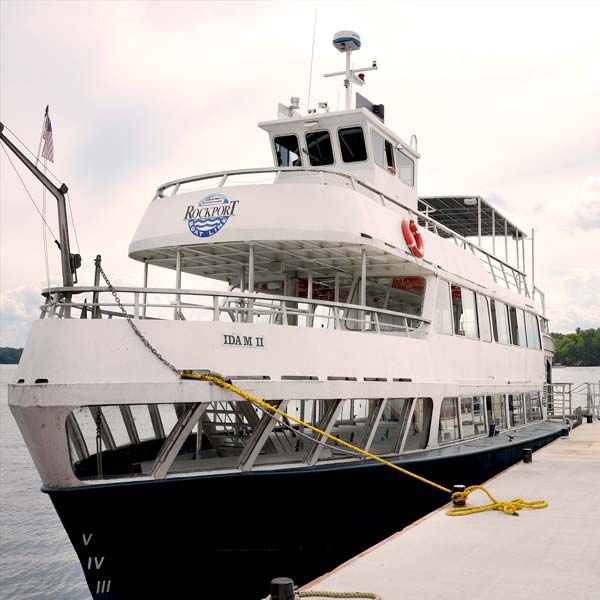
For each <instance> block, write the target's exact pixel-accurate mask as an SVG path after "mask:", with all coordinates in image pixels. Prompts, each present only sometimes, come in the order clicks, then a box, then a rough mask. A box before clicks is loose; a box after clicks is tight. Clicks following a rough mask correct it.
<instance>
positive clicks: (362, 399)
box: [0, 31, 563, 600]
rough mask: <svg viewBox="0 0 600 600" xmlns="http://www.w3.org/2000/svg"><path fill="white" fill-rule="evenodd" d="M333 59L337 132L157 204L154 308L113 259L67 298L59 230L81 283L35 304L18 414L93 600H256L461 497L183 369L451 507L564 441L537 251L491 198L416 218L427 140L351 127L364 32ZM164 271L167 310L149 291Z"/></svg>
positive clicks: (357, 115)
mask: <svg viewBox="0 0 600 600" xmlns="http://www.w3.org/2000/svg"><path fill="white" fill-rule="evenodd" d="M334 45H335V47H336V48H337V49H339V50H340V51H341V52H343V53H345V55H346V69H345V70H344V71H341V72H340V74H341V76H342V77H343V79H344V85H345V94H346V107H345V109H344V110H341V111H330V110H328V108H327V106H326V105H325V104H324V103H323V104H320V106H319V108H317V109H312V107H309V108H308V110H307V111H306V112H305V114H301V111H300V109H299V103H298V101H297V99H293V101H292V103H291V105H289V106H283V105H280V107H279V116H278V118H277V119H275V120H271V121H265V122H262V123H260V124H259V127H261V129H263V130H264V131H265V132H266V133H267V136H268V140H269V144H270V146H271V150H272V154H273V160H274V165H275V166H273V167H268V168H262V169H241V170H236V171H223V172H217V173H209V174H205V175H199V176H194V177H186V178H183V179H177V180H175V181H171V182H169V183H166V184H163V185H161V186H160V187H159V188H158V190H157V193H156V195H155V196H154V198H153V199H152V201H151V202H150V204H149V206H148V208H147V210H146V213H145V214H144V216H143V218H142V220H141V223H140V224H139V226H138V229H137V231H136V232H135V235H134V236H133V240H132V241H131V245H130V248H129V256H130V257H131V258H132V259H134V260H136V261H139V262H140V263H142V264H143V269H144V275H143V277H144V280H143V286H142V287H113V286H112V285H110V283H109V279H110V266H109V265H104V266H103V265H102V264H101V262H100V259H99V258H98V259H97V261H96V281H95V282H94V285H75V284H74V283H73V276H74V273H75V272H76V268H75V267H76V266H77V262H78V261H77V258H76V257H74V256H73V255H71V253H70V249H69V245H68V227H67V223H66V215H65V216H64V217H63V218H62V219H61V247H62V248H61V249H62V255H63V276H64V285H63V286H62V287H58V288H52V289H47V290H44V291H43V295H44V297H45V303H44V304H43V306H42V308H41V317H40V319H39V320H38V321H37V322H35V323H34V324H33V327H32V330H31V334H30V336H29V339H28V341H27V344H26V347H25V350H24V353H23V356H22V359H21V362H20V365H19V367H18V370H17V373H16V378H15V382H14V384H13V385H11V386H10V388H9V401H10V405H11V410H12V412H13V414H14V417H15V419H16V421H17V423H18V424H19V427H20V429H21V432H22V434H23V437H24V438H25V441H26V443H27V446H28V448H29V451H30V453H31V456H32V458H33V460H34V462H35V464H36V467H37V469H38V471H39V473H40V476H41V478H42V480H43V482H44V487H43V490H44V491H45V492H46V493H48V494H49V495H50V497H51V499H52V502H53V504H54V506H55V508H56V510H57V512H58V514H59V516H60V518H61V520H62V522H63V524H64V526H65V529H66V531H67V533H68V535H69V537H70V539H71V542H72V544H73V546H74V548H75V550H76V552H77V554H78V556H79V559H80V561H81V564H82V567H83V571H84V573H85V577H86V579H87V582H88V585H89V588H90V592H91V594H92V596H93V597H94V598H114V599H128V600H131V599H132V598H159V597H165V598H166V597H169V598H170V597H181V598H188V597H190V598H191V597H194V598H217V597H218V598H220V599H226V598H236V599H237V598H241V597H245V598H253V597H259V596H260V595H261V594H262V595H264V594H265V593H266V591H267V586H268V581H269V580H270V578H271V576H273V575H277V574H279V573H285V574H286V575H289V576H291V577H293V579H294V580H295V581H296V582H298V583H301V582H303V581H307V580H309V579H310V578H312V577H314V576H316V575H318V574H321V573H323V572H325V571H327V570H328V569H330V568H332V567H334V566H336V565H337V564H339V563H340V562H342V561H343V560H345V559H347V558H349V557H351V556H354V555H356V554H357V553H358V552H360V551H361V550H363V549H364V548H367V547H368V546H370V545H372V544H374V543H376V542H377V541H379V540H381V539H382V538H384V537H386V536H387V535H389V534H391V533H393V532H395V531H397V530H398V529H400V528H401V527H403V526H404V525H406V524H407V523H409V522H411V521H413V520H414V519H415V518H417V517H419V516H421V515H422V514H424V513H426V512H427V511H429V510H431V509H433V508H434V507H436V506H438V505H440V504H442V503H444V502H447V501H448V500H449V498H448V496H447V494H445V493H443V492H441V491H439V490H436V489H432V488H429V487H427V486H425V485H423V484H422V483H420V482H418V481H415V480H413V479H410V478H408V477H406V476H403V475H401V474H399V473H398V472H397V471H394V470H392V469H389V468H387V467H385V466H383V465H381V464H379V463H377V462H375V461H374V460H371V459H368V458H367V459H366V458H365V457H364V456H362V455H360V454H356V453H354V452H352V451H349V450H348V448H346V447H344V446H342V445H341V444H340V443H339V442H335V441H333V440H331V439H328V438H326V437H325V436H323V435H322V434H317V433H315V432H314V431H312V430H310V429H308V428H306V427H304V426H302V425H298V424H297V423H295V422H292V421H291V420H289V419H288V418H283V417H280V416H276V417H274V416H273V415H272V414H269V413H268V411H267V412H265V411H264V410H263V409H260V408H259V407H257V406H256V405H255V404H253V403H252V402H250V401H248V400H245V399H242V398H240V397H239V396H236V395H234V394H232V393H231V392H230V391H228V390H226V389H223V388H221V387H219V386H217V385H214V384H212V383H208V382H201V381H189V380H182V378H181V377H180V374H181V373H182V372H184V371H186V372H189V373H200V374H202V373H219V374H221V375H222V376H223V377H224V378H226V379H228V380H230V381H233V382H234V383H235V384H236V385H237V386H238V387H239V388H241V389H243V390H245V391H247V392H249V393H250V394H252V395H253V396H256V397H258V398H261V399H264V400H265V401H267V402H268V403H270V404H272V405H273V406H275V407H278V408H279V409H281V410H283V411H285V412H286V413H287V414H288V415H291V416H293V417H296V418H299V419H301V420H302V421H303V422H305V423H308V424H311V425H313V426H316V427H318V429H319V430H321V431H323V432H327V433H331V434H333V435H334V436H336V437H337V438H339V439H341V440H343V441H346V442H349V443H351V444H353V445H355V446H357V447H358V448H360V449H363V450H367V451H369V452H371V453H372V454H375V455H377V456H383V457H386V459H387V460H388V461H390V462H392V463H394V464H396V465H401V466H403V467H405V468H409V469H410V470H412V471H414V472H416V473H418V474H421V475H424V476H426V477H428V478H430V479H432V480H434V481H436V482H437V483H439V484H441V485H443V486H447V487H452V485H454V484H457V483H464V484H475V483H481V482H482V481H484V480H486V479H487V478H488V477H489V476H491V475H492V474H495V473H497V472H498V471H500V470H501V469H503V468H505V467H506V466H508V465H510V464H512V463H514V462H515V461H516V460H518V459H520V458H521V456H522V451H523V448H524V447H527V448H532V449H534V450H535V449H537V448H539V447H541V446H543V445H544V444H546V443H548V442H549V441H550V440H552V439H554V438H555V437H557V436H559V435H560V433H561V429H562V427H563V424H562V423H555V422H552V421H550V420H549V419H548V407H547V405H546V400H545V396H544V393H543V391H544V383H545V382H546V379H547V378H548V377H549V374H550V365H551V361H552V344H551V338H550V337H549V336H548V335H547V331H548V328H547V321H546V318H545V315H544V301H543V299H544V297H543V295H542V293H541V292H540V290H539V289H538V288H537V287H535V282H534V275H533V268H531V269H529V273H526V271H528V269H526V266H525V265H526V263H529V262H531V264H533V235H528V234H527V233H525V232H524V231H522V230H521V229H519V228H518V227H516V226H515V225H514V224H513V223H511V222H510V221H509V220H508V219H507V218H506V217H504V216H503V215H502V214H501V213H500V212H499V211H498V210H496V209H495V208H494V207H493V206H492V205H490V204H489V203H488V202H487V201H486V200H484V199H483V198H481V197H479V196H471V195H467V196H436V197H427V198H420V197H418V195H417V180H418V162H419V153H418V152H417V143H416V138H414V137H413V139H412V140H411V142H410V143H407V142H406V141H404V140H402V139H401V138H400V137H398V136H397V135H396V134H395V133H394V132H393V131H391V130H390V129H389V128H388V127H386V125H385V123H384V110H383V106H382V105H374V104H372V103H370V102H369V101H367V100H366V99H365V98H364V97H362V96H360V95H357V98H358V100H357V102H358V104H357V106H356V107H355V108H353V107H351V104H350V100H351V91H352V86H353V85H363V84H364V77H363V76H362V73H363V71H366V70H373V69H375V68H376V65H373V66H371V67H369V68H368V69H354V68H352V67H351V56H352V52H353V51H356V50H358V49H359V48H360V38H359V36H358V35H357V34H356V33H355V32H348V31H347V32H340V33H339V34H336V36H335V39H334ZM330 75H335V74H330ZM0 137H1V139H2V141H3V142H4V143H6V144H7V145H9V147H11V149H12V150H13V151H15V152H17V153H18V152H19V150H18V148H17V147H16V146H15V144H13V143H12V142H11V141H10V140H9V139H8V138H7V136H6V135H5V134H4V133H0ZM22 158H24V157H22ZM24 160H27V159H24ZM29 167H30V169H31V170H32V172H35V171H34V169H35V167H33V165H31V164H30V165H29ZM37 175H38V176H40V175H39V174H37ZM45 184H46V185H47V186H50V187H49V189H50V190H51V191H52V192H53V193H54V194H55V196H56V197H57V200H58V201H59V209H60V207H61V202H62V206H63V209H61V210H63V212H64V197H63V198H62V201H61V194H62V193H63V192H64V188H57V187H52V186H53V184H52V183H51V182H49V181H47V180H46V181H45ZM59 213H60V210H59ZM484 238H486V239H487V243H486V249H484V248H483V247H482V240H483V239H484ZM526 244H527V248H528V249H527V252H526ZM509 247H510V252H509ZM509 255H512V256H513V257H514V259H511V260H509ZM159 267H160V268H162V269H171V270H172V271H173V272H174V280H175V287H174V288H172V289H163V288H152V287H149V284H148V279H149V276H150V277H151V275H152V272H153V270H154V269H156V268H159ZM105 271H106V272H105ZM183 273H186V274H191V275H196V276H199V277H201V278H202V279H198V281H199V282H200V283H199V284H198V287H186V288H183V287H182V285H181V281H182V279H181V277H182V274H183ZM105 277H106V279H104V278H105ZM207 281H212V282H213V283H214V285H212V286H211V287H210V288H207V287H206V286H207V283H206V282H207ZM224 572H226V573H227V574H229V577H226V578H225V579H224V577H223V573H224ZM217 590H218V591H217Z"/></svg>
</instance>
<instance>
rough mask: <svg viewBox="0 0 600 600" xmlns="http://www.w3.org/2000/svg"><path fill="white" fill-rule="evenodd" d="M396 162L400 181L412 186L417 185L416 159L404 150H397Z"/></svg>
mask: <svg viewBox="0 0 600 600" xmlns="http://www.w3.org/2000/svg"><path fill="white" fill-rule="evenodd" d="M396 162H397V164H398V175H399V177H400V181H402V182H403V183H405V184H406V185H410V186H411V187H412V186H413V185H415V161H414V160H413V159H412V158H410V157H409V156H407V155H406V154H404V152H402V150H397V151H396Z"/></svg>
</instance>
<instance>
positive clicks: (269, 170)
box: [155, 167, 545, 312]
mask: <svg viewBox="0 0 600 600" xmlns="http://www.w3.org/2000/svg"><path fill="white" fill-rule="evenodd" d="M298 173H312V174H314V175H317V176H318V178H319V179H318V181H319V183H320V184H323V185H325V184H327V185H331V184H334V185H336V184H337V185H344V186H346V187H350V188H351V189H353V190H355V191H357V192H359V193H362V194H363V195H365V196H367V197H368V198H370V199H371V200H373V201H376V202H379V203H381V204H382V205H383V206H386V207H388V208H391V209H392V210H395V211H396V212H399V210H398V209H400V211H402V212H406V214H407V216H408V218H410V219H413V220H415V221H418V223H419V224H420V225H421V226H422V227H424V228H425V229H427V230H428V231H431V232H433V233H435V234H436V235H439V236H440V237H443V238H444V239H448V238H449V239H451V240H452V241H453V242H454V243H455V244H456V245H457V246H459V247H461V248H464V249H465V250H467V251H469V252H472V253H473V254H474V255H475V256H476V257H477V258H479V260H481V262H482V263H483V265H484V267H485V268H486V271H487V272H488V273H489V274H490V275H491V276H492V278H493V280H494V282H495V283H500V284H501V285H504V286H506V288H507V289H510V290H513V291H515V292H517V293H518V294H520V295H522V296H525V297H526V298H531V299H532V300H535V298H536V295H537V296H538V297H539V299H540V301H541V304H542V309H543V312H545V302H544V295H543V293H542V292H541V290H540V289H539V288H537V287H535V286H533V289H531V290H530V289H529V286H528V283H527V277H526V275H525V273H524V272H523V271H521V270H520V269H518V268H515V267H514V266H512V265H510V264H508V263H507V262H505V261H503V260H501V259H500V258H498V257H497V256H495V255H494V254H493V253H490V252H488V251H487V250H485V249H484V248H482V247H481V246H479V245H478V244H476V243H474V242H473V241H471V240H469V239H467V238H465V237H463V236H462V235H460V234H458V233H456V232H455V231H453V230H452V229H450V228H449V227H446V226H445V225H442V224H441V223H439V222H438V221H436V220H435V219H434V218H432V217H430V216H429V215H427V214H425V213H422V212H420V211H417V210H414V209H412V208H410V207H409V206H406V205H405V204H403V203H402V202H399V201H398V200H395V199H394V198H392V197H390V196H389V195H387V194H385V193H384V192H382V191H381V190H379V189H377V188H376V187H374V186H372V185H371V184H369V183H367V182H366V181H363V180H362V179H360V178H358V177H356V176H355V175H351V174H349V173H344V172H343V171H338V170H335V169H326V168H321V167H262V168H254V169H235V170H228V171H216V172H212V173H206V174H203V175H194V176H191V177H184V178H182V179H175V180H173V181H169V182H167V183H164V184H162V185H160V186H159V187H158V189H157V190H156V196H155V197H156V198H164V197H167V196H176V195H177V194H179V193H185V192H189V191H196V190H198V189H203V188H202V187H196V188H194V187H191V186H190V184H195V183H200V182H205V183H206V182H209V181H211V180H215V185H214V186H210V187H211V188H222V187H225V186H226V185H227V184H230V185H231V184H233V185H265V183H268V182H267V181H265V180H262V181H248V180H246V181H235V178H236V177H242V176H246V177H247V176H249V175H250V176H252V175H261V174H271V175H273V176H274V177H273V180H272V181H271V182H270V183H276V182H277V181H278V180H280V176H281V175H283V174H298ZM285 181H289V182H293V181H294V180H292V179H289V180H285ZM204 188H206V186H204Z"/></svg>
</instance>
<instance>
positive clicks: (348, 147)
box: [338, 127, 367, 163]
mask: <svg viewBox="0 0 600 600" xmlns="http://www.w3.org/2000/svg"><path fill="white" fill-rule="evenodd" d="M338 140H339V142H340V150H341V151H342V160H343V161H344V162H347V163H350V162H361V161H364V160H367V147H366V145H365V136H364V133H363V130H362V127H346V128H344V129H340V130H339V131H338Z"/></svg>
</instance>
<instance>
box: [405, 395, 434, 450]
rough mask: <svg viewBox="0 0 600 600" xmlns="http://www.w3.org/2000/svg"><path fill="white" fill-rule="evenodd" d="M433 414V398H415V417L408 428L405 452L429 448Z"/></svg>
mask: <svg viewBox="0 0 600 600" xmlns="http://www.w3.org/2000/svg"><path fill="white" fill-rule="evenodd" d="M432 413H433V401H432V400H431V398H415V406H414V410H413V416H412V419H411V420H410V423H409V426H408V433H407V435H406V441H405V443H404V448H403V450H422V449H423V448H426V447H427V441H428V440H429V430H430V428H431V415H432Z"/></svg>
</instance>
